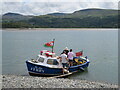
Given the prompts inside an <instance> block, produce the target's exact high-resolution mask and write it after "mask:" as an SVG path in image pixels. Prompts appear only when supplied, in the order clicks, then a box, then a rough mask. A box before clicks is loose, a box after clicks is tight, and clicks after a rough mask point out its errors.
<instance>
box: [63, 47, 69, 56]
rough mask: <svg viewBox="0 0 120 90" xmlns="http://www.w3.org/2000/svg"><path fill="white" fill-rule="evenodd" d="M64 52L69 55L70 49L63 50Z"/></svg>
mask: <svg viewBox="0 0 120 90" xmlns="http://www.w3.org/2000/svg"><path fill="white" fill-rule="evenodd" d="M64 51H65V54H66V55H68V52H69V49H68V47H66V48H65V49H64V50H63V52H64Z"/></svg>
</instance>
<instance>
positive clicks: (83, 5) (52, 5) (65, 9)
mask: <svg viewBox="0 0 120 90" xmlns="http://www.w3.org/2000/svg"><path fill="white" fill-rule="evenodd" d="M14 1H15V0H14ZM16 1H18V0H16ZM21 1H24V2H3V3H2V6H3V7H2V13H7V12H14V13H21V14H24V15H44V14H48V13H54V12H61V13H72V12H74V11H77V10H81V9H87V8H105V9H117V8H118V3H116V2H91V1H90V0H89V1H90V2H30V0H29V1H28V2H27V1H26V0H21ZM86 1H87V0H86Z"/></svg>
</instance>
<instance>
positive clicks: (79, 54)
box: [75, 51, 83, 57]
mask: <svg viewBox="0 0 120 90" xmlns="http://www.w3.org/2000/svg"><path fill="white" fill-rule="evenodd" d="M75 54H76V56H77V57H78V56H82V55H83V51H80V52H77V53H75Z"/></svg>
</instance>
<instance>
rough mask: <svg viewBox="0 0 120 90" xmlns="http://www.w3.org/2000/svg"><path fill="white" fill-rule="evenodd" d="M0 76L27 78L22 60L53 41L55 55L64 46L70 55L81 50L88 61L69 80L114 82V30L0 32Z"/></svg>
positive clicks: (34, 54) (115, 34)
mask: <svg viewBox="0 0 120 90" xmlns="http://www.w3.org/2000/svg"><path fill="white" fill-rule="evenodd" d="M2 35H3V39H2V40H3V43H2V45H3V51H2V59H3V60H2V61H3V63H2V65H3V74H19V75H28V73H27V68H26V64H25V61H26V60H27V59H30V58H36V55H37V54H38V53H39V51H40V50H43V49H48V50H50V49H49V48H45V47H43V45H44V43H46V42H49V41H51V40H52V39H53V38H55V39H56V41H55V52H56V53H57V55H59V54H60V53H61V52H62V50H63V49H64V48H65V47H68V48H72V49H73V50H74V52H77V51H80V50H83V51H84V55H85V56H86V55H87V56H88V58H89V59H90V62H91V63H90V66H89V67H88V69H87V70H86V71H85V72H82V73H76V74H74V75H72V76H70V77H69V78H71V79H86V80H91V81H100V82H110V83H117V82H118V31H117V29H112V30H99V31H95V30H85V31H83V30H81V31H79V30H67V31H59V30H57V31H54V30H53V31H3V32H2Z"/></svg>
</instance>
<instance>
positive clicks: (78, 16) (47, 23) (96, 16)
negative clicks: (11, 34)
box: [2, 8, 118, 28]
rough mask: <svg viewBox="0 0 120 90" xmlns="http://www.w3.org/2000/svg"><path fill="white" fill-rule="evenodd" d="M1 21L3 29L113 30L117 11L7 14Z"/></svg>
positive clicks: (97, 10) (95, 9)
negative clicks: (95, 28) (31, 14)
mask: <svg viewBox="0 0 120 90" xmlns="http://www.w3.org/2000/svg"><path fill="white" fill-rule="evenodd" d="M12 14H13V15H12ZM2 20H3V21H2V26H3V28H7V27H13V28H14V27H18V28H21V27H25V28H29V27H30V28H32V27H34V28H42V27H44V28H68V27H70V28H81V27H83V28H84V27H85V28H86V27H88V28H94V27H97V28H112V27H113V28H114V27H118V22H117V20H118V10H114V9H99V8H89V9H83V10H77V11H74V12H73V13H49V14H46V15H38V16H29V15H22V14H19V13H10V12H9V13H6V14H4V15H3V16H2ZM19 23H20V25H19ZM8 24H9V25H8ZM10 24H12V25H10Z"/></svg>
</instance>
